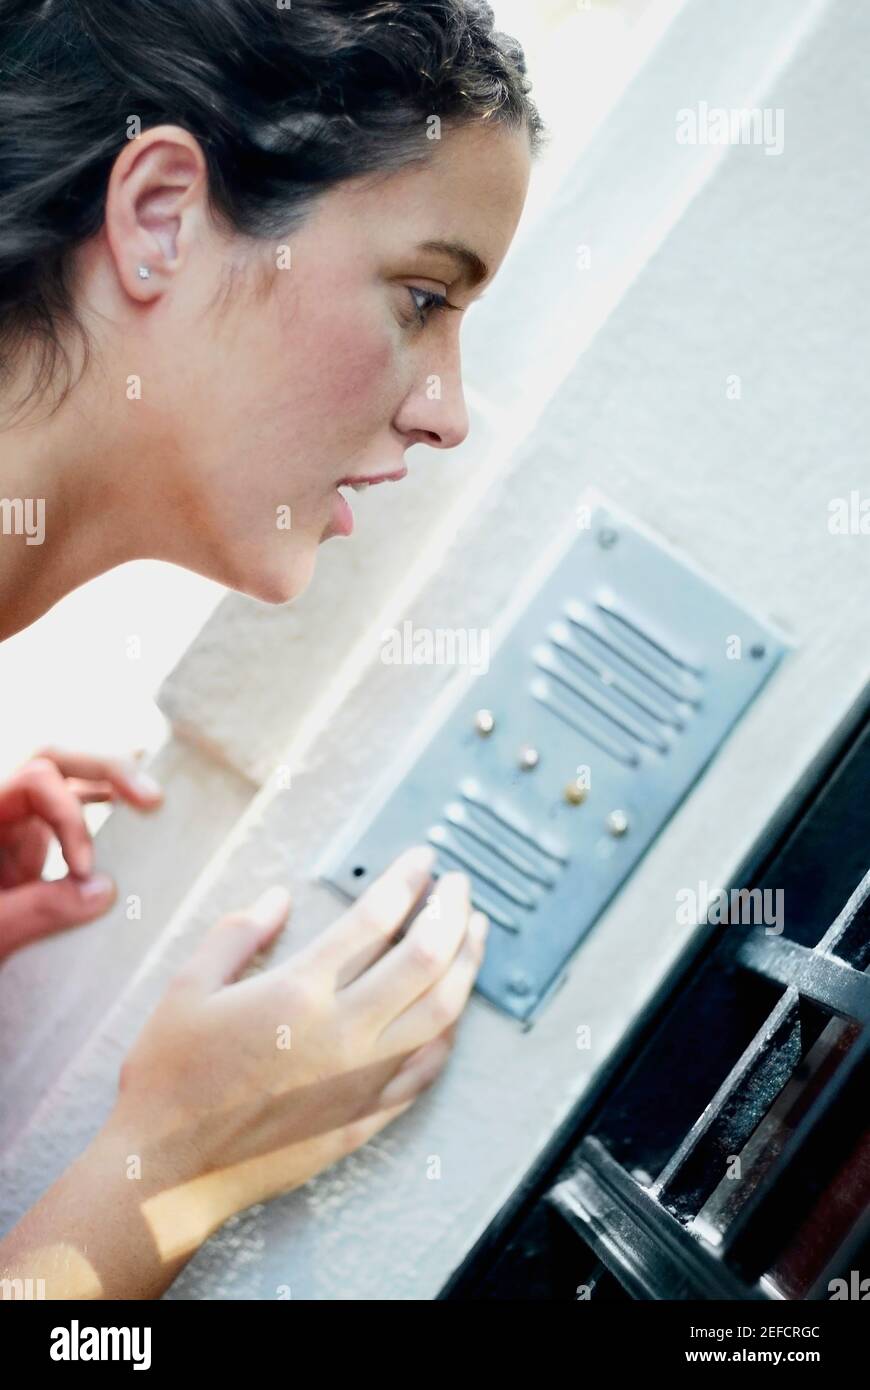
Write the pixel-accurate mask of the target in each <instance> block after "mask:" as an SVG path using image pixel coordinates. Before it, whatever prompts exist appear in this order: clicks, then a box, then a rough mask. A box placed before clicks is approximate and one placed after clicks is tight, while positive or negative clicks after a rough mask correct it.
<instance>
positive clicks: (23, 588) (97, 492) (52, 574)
mask: <svg viewBox="0 0 870 1390" xmlns="http://www.w3.org/2000/svg"><path fill="white" fill-rule="evenodd" d="M91 392H92V388H90V387H87V386H85V383H84V382H80V383H79V385H78V386H77V387H74V388H73V390H72V391H71V392H70V394H69V395H68V396H67V398H66V399H65V400H64V401H63V403H62V404H61V405H60V407H59V408H58V409H57V410H56V411H55V412H54V413H53V414H52V413H50V405H46V406H43V405H42V404H41V403H40V404H39V405H38V406H37V407H36V408H34V409H32V410H29V411H28V413H27V414H26V415H24V414H22V415H19V416H17V417H16V418H15V420H14V421H12V422H11V423H7V422H5V421H4V422H3V423H2V424H0V641H2V640H3V639H5V638H6V637H11V636H12V634H13V633H16V632H19V631H20V630H21V629H22V628H25V627H27V626H28V625H29V624H30V623H33V622H35V621H36V620H37V618H40V617H41V616H42V614H43V613H45V612H47V611H48V609H49V608H51V607H53V606H54V604H55V603H57V602H58V601H59V600H60V599H61V598H63V597H64V595H65V594H68V593H70V592H71V591H72V590H73V589H77V588H78V587H79V585H81V584H83V583H85V581H86V580H88V579H92V578H94V577H95V576H96V575H98V574H102V573H104V572H105V571H106V570H108V569H111V568H113V567H114V566H115V565H119V564H123V563H124V562H125V561H126V560H131V559H135V558H137V556H141V555H142V554H143V550H142V548H141V540H142V537H141V536H140V537H139V542H140V543H139V544H136V543H134V538H136V537H137V527H136V525H135V514H136V511H137V510H138V508H137V498H136V496H135V488H125V487H124V486H123V482H124V481H127V480H126V479H119V476H118V472H119V470H118V469H117V468H116V469H114V470H113V469H112V468H110V467H109V462H110V459H111V457H112V456H115V457H116V456H117V455H116V453H115V450H114V449H112V448H111V431H110V429H107V421H106V418H105V415H104V414H102V415H101V413H100V412H98V411H97V410H95V409H94V408H93V407H94V404H95V402H94V401H93V399H92V395H91ZM10 398H11V396H10ZM4 426H5V427H4ZM121 471H122V472H123V470H121ZM135 471H136V470H135V469H133V468H131V470H130V472H131V473H134V472H135ZM119 482H120V483H121V486H119Z"/></svg>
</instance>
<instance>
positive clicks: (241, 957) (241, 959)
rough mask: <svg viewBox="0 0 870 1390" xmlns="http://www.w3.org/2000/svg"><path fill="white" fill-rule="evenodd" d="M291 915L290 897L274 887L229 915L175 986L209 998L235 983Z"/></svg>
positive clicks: (187, 966)
mask: <svg viewBox="0 0 870 1390" xmlns="http://www.w3.org/2000/svg"><path fill="white" fill-rule="evenodd" d="M289 911H290V894H289V893H288V892H287V889H286V888H281V887H279V886H278V885H275V886H274V887H272V888H267V889H266V891H265V892H264V893H262V894H261V895H260V897H259V898H258V899H257V901H256V902H255V903H253V904H252V905H251V906H250V907H248V908H245V909H244V910H243V911H241V912H233V913H230V915H229V916H228V917H222V918H221V920H220V921H219V922H218V923H216V925H215V926H213V927H212V929H211V931H210V932H209V933H208V934H207V936H205V937H204V939H203V940H202V941H201V942H200V945H199V947H198V948H197V950H196V951H195V952H194V954H193V955H192V956H191V958H190V960H189V961H188V963H187V965H186V966H185V967H184V969H183V970H182V971H181V973H180V974H179V975H178V976H177V977H176V979H175V981H174V983H175V985H176V986H177V987H178V986H181V987H191V986H192V987H193V988H194V989H195V990H196V991H197V992H198V993H203V994H211V993H213V991H214V990H216V989H220V987H221V986H222V985H227V984H230V983H231V982H232V981H233V980H235V979H236V978H237V977H238V976H239V975H240V974H241V972H242V971H243V970H244V968H245V966H247V965H249V964H250V962H251V960H252V959H253V957H254V956H255V955H256V954H257V952H258V951H261V950H262V949H263V947H264V946H267V945H268V944H269V942H270V941H272V940H273V938H274V937H275V936H277V934H278V932H279V931H280V930H281V928H282V927H283V926H284V923H285V922H286V920H287V914H288V913H289Z"/></svg>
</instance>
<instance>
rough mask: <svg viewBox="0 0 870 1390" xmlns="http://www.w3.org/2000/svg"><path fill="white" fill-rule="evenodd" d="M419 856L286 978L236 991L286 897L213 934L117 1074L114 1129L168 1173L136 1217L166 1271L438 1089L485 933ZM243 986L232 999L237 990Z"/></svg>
mask: <svg viewBox="0 0 870 1390" xmlns="http://www.w3.org/2000/svg"><path fill="white" fill-rule="evenodd" d="M432 857H433V856H432V853H431V851H430V850H428V849H425V848H424V849H421V848H417V849H413V850H409V851H408V852H407V853H405V854H403V855H401V856H400V857H399V858H398V859H397V860H396V861H395V863H394V864H393V865H392V866H391V867H390V868H389V869H388V870H387V872H386V873H385V874H383V875H382V877H381V878H380V879H378V880H377V881H376V882H375V883H373V884H372V885H371V887H370V888H369V889H368V890H367V891H366V892H364V893H363V894H362V896H361V897H360V898H359V900H358V901H357V902H356V903H355V904H354V906H353V907H351V908H350V909H349V910H348V911H347V912H346V913H345V914H344V915H343V916H342V917H340V918H339V919H338V921H336V922H335V923H334V924H333V925H332V926H331V927H330V928H328V929H327V930H326V931H324V932H323V933H322V934H321V935H320V936H318V937H317V938H316V939H315V940H313V941H312V942H311V943H310V944H309V945H307V946H305V947H303V948H302V949H301V950H300V951H298V952H297V954H295V955H294V956H292V957H291V958H290V959H289V960H287V961H286V962H285V963H283V964H281V965H279V966H276V967H274V968H272V969H269V970H267V971H264V972H261V973H258V974H255V975H249V976H248V977H247V978H245V979H242V980H239V979H238V977H239V975H240V974H241V972H242V971H243V970H244V969H245V968H246V967H248V966H249V965H250V962H251V961H252V959H253V958H254V957H255V956H256V955H257V953H258V952H259V951H261V950H262V948H263V947H264V946H266V945H268V943H269V942H271V941H272V940H273V938H274V937H275V936H276V934H277V933H278V931H279V930H280V928H281V926H282V924H283V922H284V920H285V918H286V916H287V911H288V906H289V898H288V895H287V894H286V892H285V891H284V890H283V889H271V890H269V891H268V892H267V893H266V894H265V895H264V896H263V898H261V899H260V902H259V903H258V904H256V905H255V906H254V908H252V909H250V910H248V911H247V912H239V913H235V914H233V915H232V916H230V917H226V918H224V919H223V921H221V922H220V923H219V924H218V925H217V926H216V927H215V928H214V929H213V930H212V932H211V933H210V934H209V935H208V936H207V937H206V938H205V939H204V940H203V942H202V944H201V946H200V948H199V950H198V951H197V952H196V954H195V955H194V956H193V958H192V959H191V961H190V962H189V964H188V965H187V966H186V967H185V968H184V969H183V971H182V973H181V974H180V975H178V976H177V977H176V979H175V980H174V981H173V983H172V984H171V986H170V988H169V990H168V992H167V994H166V995H165V997H164V999H163V1001H162V1002H161V1004H160V1005H159V1006H158V1008H157V1010H156V1012H155V1013H154V1014H153V1016H152V1017H151V1019H150V1020H149V1022H148V1024H147V1025H146V1027H145V1029H144V1031H143V1033H142V1034H141V1036H140V1037H139V1039H138V1041H137V1043H136V1044H135V1046H134V1047H133V1049H132V1051H131V1053H130V1054H129V1056H128V1058H127V1060H126V1061H125V1063H124V1065H123V1068H122V1073H121V1087H120V1096H119V1100H118V1104H117V1106H116V1110H115V1112H114V1114H113V1116H112V1118H111V1119H110V1121H109V1130H110V1131H112V1132H113V1133H114V1135H115V1138H116V1140H117V1142H118V1144H119V1149H120V1151H123V1152H125V1153H126V1154H128V1155H129V1154H133V1153H135V1154H139V1155H141V1158H142V1164H143V1167H144V1169H145V1170H147V1171H149V1172H150V1173H151V1174H153V1173H154V1172H155V1171H158V1172H159V1173H160V1174H161V1179H162V1180H161V1182H160V1185H159V1186H160V1190H158V1191H153V1192H152V1195H151V1196H150V1197H149V1199H148V1200H147V1201H146V1202H144V1203H143V1205H142V1207H141V1210H142V1212H143V1214H144V1216H145V1218H146V1220H147V1222H148V1224H149V1226H150V1229H151V1232H152V1237H153V1239H154V1241H155V1243H156V1246H157V1249H158V1251H159V1252H161V1253H162V1254H163V1255H164V1256H165V1257H167V1258H168V1257H169V1256H170V1255H173V1254H174V1255H175V1256H178V1255H180V1254H181V1253H182V1252H184V1253H186V1254H190V1253H191V1251H192V1250H193V1249H195V1248H196V1246H197V1245H198V1244H200V1243H201V1241H202V1240H203V1239H205V1237H206V1236H207V1235H208V1234H210V1233H211V1231H213V1230H214V1229H216V1227H217V1226H219V1225H220V1224H221V1222H222V1221H224V1220H226V1218H227V1217H228V1216H230V1215H232V1214H233V1213H235V1212H238V1211H241V1210H243V1209H244V1208H245V1207H247V1206H250V1205H251V1204H252V1203H254V1202H260V1201H264V1200H266V1199H267V1198H269V1197H272V1196H274V1195H275V1194H277V1193H279V1192H285V1191H287V1190H289V1189H290V1188H294V1187H298V1186H299V1185H300V1184H301V1183H304V1182H306V1181H307V1180H308V1179H309V1178H310V1177H312V1176H313V1175H314V1174H315V1173H318V1172H320V1171H321V1169H323V1168H326V1167H327V1166H329V1165H330V1164H331V1163H334V1162H335V1161H336V1160H337V1159H339V1158H341V1157H342V1156H343V1155H344V1154H348V1153H350V1152H351V1151H352V1150H353V1149H356V1148H358V1147H359V1146H360V1145H361V1144H363V1143H365V1142H366V1140H367V1139H369V1138H370V1137H371V1136H372V1135H373V1134H375V1133H376V1132H377V1131H378V1130H379V1129H381V1128H383V1126H384V1125H386V1124H388V1123H389V1122H390V1121H391V1120H392V1119H394V1118H395V1117H396V1116H397V1115H399V1114H401V1113H402V1111H403V1110H405V1109H407V1107H408V1106H409V1105H411V1104H412V1103H413V1101H414V1100H415V1098H416V1097H417V1096H418V1095H419V1094H420V1092H421V1091H423V1090H424V1089H425V1088H426V1087H428V1086H429V1085H431V1083H432V1082H433V1081H434V1080H435V1078H436V1077H437V1076H438V1074H439V1072H440V1071H441V1069H442V1067H443V1065H444V1063H445V1061H446V1060H447V1057H448V1056H449V1053H450V1049H451V1046H452V1042H453V1035H454V1032H455V1028H456V1023H457V1020H458V1018H459V1015H460V1014H461V1012H462V1010H463V1008H464V1007H465V1004H466V1002H467V1000H468V997H469V994H470V992H471V989H472V986H473V984H474V980H475V977H476V975H477V971H478V968H479V966H480V963H481V959H482V956H483V949H484V942H485V937H486V930H487V927H488V922H487V919H486V917H485V916H484V915H483V914H482V913H478V912H472V910H471V906H470V901H469V882H468V878H467V877H466V875H465V874H461V873H448V874H445V875H443V876H442V877H441V878H440V880H439V882H438V885H437V887H436V889H435V891H434V893H432V895H431V897H429V899H428V901H427V905H426V906H425V907H424V908H423V910H422V911H420V912H419V914H418V915H417V916H416V918H415V919H414V921H413V922H412V923H411V925H410V926H409V927H408V929H407V931H406V932H405V934H404V935H403V936H402V937H401V939H399V940H397V937H398V934H399V932H400V930H401V929H402V927H403V925H404V924H405V923H406V920H407V918H408V916H409V914H410V913H411V912H412V911H413V910H414V909H415V908H417V907H418V906H419V905H420V901H421V898H422V897H423V894H424V892H425V890H427V889H428V888H429V887H431V880H430V876H429V870H430V868H431V864H432ZM234 981H235V983H234Z"/></svg>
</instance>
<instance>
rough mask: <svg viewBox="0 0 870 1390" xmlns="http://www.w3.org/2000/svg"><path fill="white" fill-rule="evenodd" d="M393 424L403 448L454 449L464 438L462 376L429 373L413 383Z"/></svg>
mask: <svg viewBox="0 0 870 1390" xmlns="http://www.w3.org/2000/svg"><path fill="white" fill-rule="evenodd" d="M393 424H394V426H395V428H396V429H397V430H398V431H399V432H400V434H401V435H402V436H403V438H404V440H405V443H406V447H410V445H412V444H428V445H430V446H431V447H432V448H433V449H455V448H456V446H457V444H461V443H462V441H463V440H464V439H465V438H467V436H468V429H469V423H468V408H467V406H466V404H465V395H464V393H463V390H462V373H461V370H460V369H459V368H458V366H457V368H456V369H455V370H452V371H451V372H450V374H449V375H448V374H446V373H445V374H444V375H438V374H435V373H433V374H432V375H430V376H426V377H424V378H423V380H422V381H420V382H417V383H415V386H414V388H413V390H412V391H411V392H410V393H409V395H407V396H406V397H405V400H404V401H403V402H402V405H401V407H400V409H399V410H398V412H397V414H396V416H395V418H394V420H393Z"/></svg>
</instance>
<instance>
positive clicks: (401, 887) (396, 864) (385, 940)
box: [305, 845, 435, 989]
mask: <svg viewBox="0 0 870 1390" xmlns="http://www.w3.org/2000/svg"><path fill="white" fill-rule="evenodd" d="M434 858H435V854H434V851H433V850H432V849H430V848H429V847H428V846H425V845H415V846H414V847H413V849H409V850H406V851H405V853H404V854H400V855H399V857H398V859H396V860H394V861H393V863H392V864H391V865H390V867H389V868H388V869H387V870H386V871H385V872H384V873H383V874H381V876H380V878H377V879H375V881H374V882H373V883H372V884H371V885H370V886H369V887H368V888H366V890H365V892H364V893H362V894H361V895H360V897H359V898H358V899H357V901H356V902H355V903H354V905H353V907H351V908H348V910H347V912H345V913H344V914H343V915H342V916H341V917H339V919H338V921H337V922H334V923H333V924H332V926H331V927H328V928H327V929H326V931H324V932H321V934H320V936H318V937H317V938H316V940H315V941H313V942H312V943H311V945H310V946H309V947H307V948H306V951H305V954H306V956H307V958H308V959H310V960H311V962H312V963H313V964H315V965H317V966H320V967H321V968H322V969H323V970H325V971H326V972H327V973H328V974H329V975H330V976H331V978H332V981H333V984H334V987H335V988H336V989H343V988H344V986H345V985H347V984H349V983H350V982H351V981H352V980H355V979H356V978H357V976H358V975H361V974H362V972H363V971H364V970H367V969H368V967H369V966H370V965H371V964H372V963H373V962H374V961H376V960H377V959H378V958H379V957H380V956H381V955H383V953H384V951H386V950H387V948H388V947H389V946H391V945H392V943H393V942H394V941H395V939H396V936H397V934H398V932H399V931H400V929H401V928H402V926H403V925H404V923H405V921H406V919H407V917H408V915H409V914H410V913H411V912H412V911H413V909H414V908H415V907H416V906H417V904H418V903H419V902H420V899H421V898H422V896H423V892H424V890H425V889H427V888H428V887H429V886H430V884H431V878H430V870H431V868H432V864H433V861H434Z"/></svg>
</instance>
